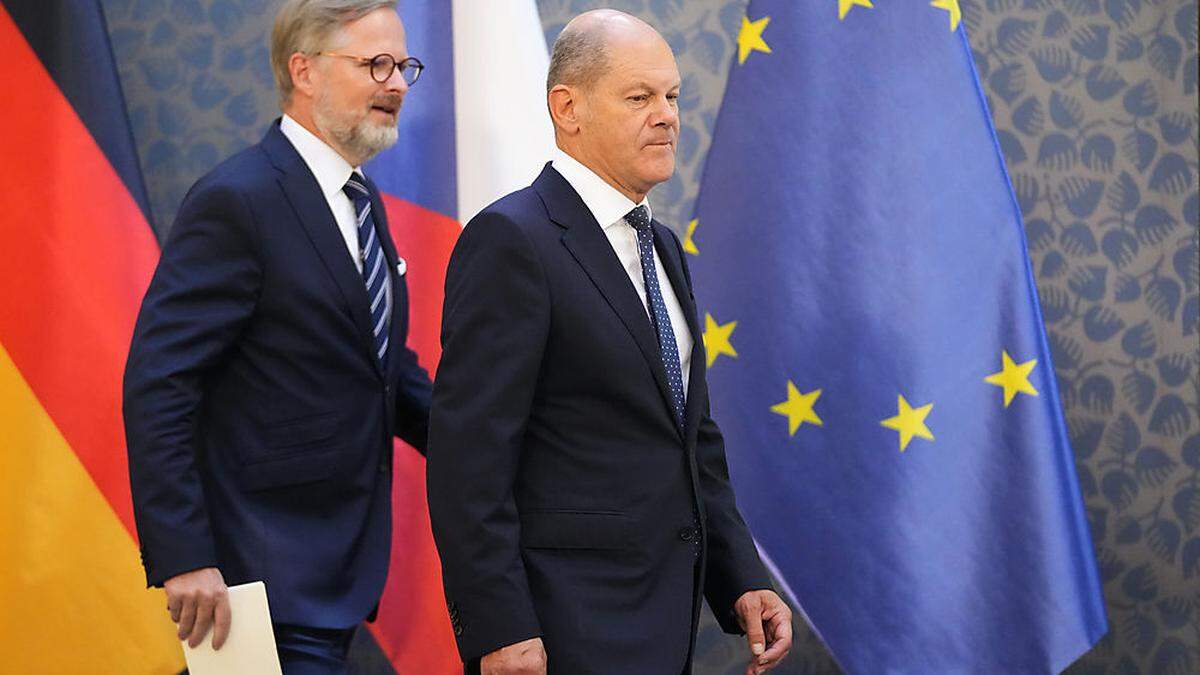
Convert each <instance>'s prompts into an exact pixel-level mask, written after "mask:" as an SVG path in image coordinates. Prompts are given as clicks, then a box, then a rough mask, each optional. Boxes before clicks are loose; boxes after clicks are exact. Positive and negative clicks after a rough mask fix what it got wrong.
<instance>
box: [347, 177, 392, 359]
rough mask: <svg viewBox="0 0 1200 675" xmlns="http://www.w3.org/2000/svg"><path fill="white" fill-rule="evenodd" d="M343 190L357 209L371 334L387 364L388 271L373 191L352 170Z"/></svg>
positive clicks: (380, 356)
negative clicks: (373, 209) (373, 210)
mask: <svg viewBox="0 0 1200 675" xmlns="http://www.w3.org/2000/svg"><path fill="white" fill-rule="evenodd" d="M342 190H343V191H344V192H345V193H346V196H347V197H349V198H350V201H351V203H353V204H354V212H355V214H356V216H357V217H358V220H357V224H358V255H359V257H360V258H361V259H362V263H363V266H362V276H363V283H365V284H366V285H367V297H368V298H369V299H370V301H371V334H372V335H373V336H374V338H375V355H376V356H378V357H379V363H381V364H384V365H386V364H387V350H388V330H387V328H388V321H387V317H388V306H387V305H388V302H387V280H388V273H387V262H386V261H384V259H383V247H382V246H380V245H379V237H378V236H377V235H376V233H375V219H374V218H372V217H371V193H370V192H369V191H367V186H366V185H365V184H363V183H362V182H361V181H359V180H358V178H357V177H356V176H354V175H353V174H351V176H350V180H348V181H346V185H345V187H343V188H342Z"/></svg>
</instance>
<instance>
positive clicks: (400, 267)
mask: <svg viewBox="0 0 1200 675" xmlns="http://www.w3.org/2000/svg"><path fill="white" fill-rule="evenodd" d="M397 260H399V262H397V263H396V276H398V277H402V276H404V273H405V272H407V271H408V263H406V262H404V258H399V257H398V258H397Z"/></svg>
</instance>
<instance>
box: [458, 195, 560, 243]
mask: <svg viewBox="0 0 1200 675" xmlns="http://www.w3.org/2000/svg"><path fill="white" fill-rule="evenodd" d="M550 227H553V223H551V222H550V216H549V213H548V212H547V211H546V205H545V204H543V203H542V198H541V197H540V196H538V193H537V191H536V190H534V189H533V188H532V187H527V188H524V189H521V190H517V191H516V192H512V193H509V194H507V195H505V196H504V197H501V198H500V199H497V200H496V201H494V202H492V203H491V204H489V205H488V206H487V207H486V208H484V209H483V210H482V211H480V212H479V213H478V214H477V215H476V216H475V217H474V218H472V219H471V220H470V221H469V222H468V223H467V225H466V230H468V231H469V230H471V229H472V228H473V229H475V230H476V231H477V232H478V235H484V236H486V235H487V234H499V233H500V232H510V233H511V232H512V230H517V231H520V232H521V233H522V234H524V235H525V236H526V237H528V238H530V239H536V238H538V237H540V236H542V235H543V234H544V233H545V232H551V231H553V230H551V229H548V228H550ZM485 229H486V230H489V231H488V232H486V233H485V232H481V231H480V230H485ZM478 235H477V236H478Z"/></svg>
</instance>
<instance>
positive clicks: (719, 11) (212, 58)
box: [103, 0, 1200, 675]
mask: <svg viewBox="0 0 1200 675" xmlns="http://www.w3.org/2000/svg"><path fill="white" fill-rule="evenodd" d="M402 1H403V0H402ZM479 1H490V0H479ZM798 1H803V2H811V3H812V4H814V5H819V4H825V5H828V8H827V9H825V10H822V11H830V12H833V11H834V9H833V8H834V7H835V4H836V3H835V2H834V0H798ZM877 1H879V2H900V1H901V0H877ZM904 1H911V2H923V1H924V0H904ZM959 2H960V5H961V7H962V10H963V15H964V23H965V24H966V26H967V30H968V32H969V35H970V40H971V44H972V46H973V49H974V53H975V61H976V66H977V68H978V70H979V75H980V79H981V80H982V82H983V84H984V87H985V90H986V92H987V95H988V101H989V104H990V105H991V108H992V114H993V118H994V120H995V124H996V129H997V131H998V134H999V137H1000V141H1001V145H1002V147H1003V149H1004V152H1005V155H1006V159H1007V163H1008V169H1009V172H1010V174H1011V176H1012V179H1013V184H1014V185H1015V187H1016V191H1017V195H1018V199H1019V201H1020V204H1021V208H1022V210H1023V212H1024V216H1025V226H1026V231H1027V234H1028V240H1029V246H1030V253H1031V255H1032V258H1033V263H1034V269H1035V271H1036V273H1037V276H1038V285H1039V290H1040V293H1041V300H1042V307H1043V311H1044V313H1045V317H1046V321H1047V324H1048V329H1049V334H1050V340H1051V344H1052V348H1053V350H1054V356H1055V365H1056V366H1057V368H1058V374H1059V384H1060V388H1061V390H1062V394H1063V401H1064V405H1065V408H1066V416H1067V420H1068V423H1069V426H1070V429H1071V435H1072V439H1073V441H1074V445H1075V451H1076V455H1077V458H1078V462H1077V464H1078V469H1079V475H1080V479H1081V481H1082V484H1083V490H1084V494H1085V499H1086V501H1087V508H1088V515H1089V518H1090V521H1091V524H1092V532H1093V536H1094V539H1095V541H1096V545H1097V548H1098V552H1099V557H1100V564H1101V568H1102V573H1103V577H1104V591H1105V596H1106V599H1107V603H1108V611H1109V617H1110V620H1111V624H1112V630H1111V631H1110V633H1109V635H1108V636H1107V637H1106V638H1105V639H1104V640H1103V641H1102V642H1101V643H1100V644H1099V645H1098V646H1097V647H1096V649H1094V650H1092V652H1091V653H1089V654H1088V655H1087V656H1085V657H1084V658H1083V659H1081V661H1080V662H1079V663H1077V664H1076V665H1075V666H1074V667H1073V668H1072V669H1071V672H1072V673H1122V674H1132V673H1147V674H1148V673H1178V674H1180V675H1183V674H1188V673H1196V672H1200V332H1198V331H1200V327H1198V322H1200V318H1198V314H1200V300H1198V297H1200V296H1198V290H1200V268H1198V264H1200V263H1198V261H1197V259H1198V256H1197V251H1198V248H1200V220H1198V215H1197V212H1198V210H1200V204H1198V201H1200V197H1198V194H1197V193H1198V191H1197V175H1198V173H1200V167H1198V166H1197V145H1198V136H1197V133H1198V128H1200V120H1198V119H1197V93H1196V86H1197V44H1196V39H1197V36H1196V22H1197V9H1196V2H1195V1H1194V0H959ZM103 4H104V9H105V13H106V15H107V18H108V21H109V27H110V30H111V33H112V38H113V44H114V47H115V49H116V53H117V59H118V64H119V68H120V74H121V78H122V83H123V85H124V87H125V95H126V98H127V100H128V104H129V108H130V117H131V119H132V121H133V124H134V135H135V138H136V141H137V144H138V152H139V155H140V158H141V162H142V167H143V171H144V172H145V174H146V182H147V185H148V187H149V190H150V198H151V204H152V210H153V215H154V218H155V221H156V224H155V227H156V231H157V232H158V233H159V236H160V239H161V238H162V236H163V235H164V234H165V232H166V231H167V229H168V227H169V225H170V222H171V220H172V219H173V218H174V214H175V210H176V209H177V208H178V205H179V202H180V201H181V199H182V197H183V194H184V192H185V191H186V190H187V189H188V187H189V186H190V185H191V184H192V182H193V181H195V180H196V178H198V177H199V176H200V175H201V174H202V173H203V172H204V171H206V170H208V169H209V168H211V167H212V166H213V165H214V164H216V163H217V161H219V160H220V159H221V158H223V157H225V156H227V155H229V154H231V153H232V152H234V151H235V150H237V149H240V148H241V147H244V146H245V145H247V144H249V143H251V142H254V141H257V140H258V139H259V138H260V137H261V135H262V133H263V130H264V129H265V127H266V125H267V123H268V122H270V120H272V119H273V118H274V117H275V116H276V115H277V114H278V110H277V106H276V104H275V98H274V94H273V92H272V86H273V85H272V79H271V74H270V69H269V67H268V64H267V48H266V35H267V31H268V29H269V24H270V19H271V16H272V13H273V7H274V4H275V3H274V2H272V1H271V0H103ZM539 6H540V10H541V14H542V22H543V26H544V28H545V32H546V37H547V40H552V39H553V38H554V36H556V35H557V34H558V31H559V30H561V28H562V26H563V25H564V24H565V23H566V22H567V21H568V20H569V19H570V18H571V17H572V16H574V15H575V14H577V13H579V12H582V11H585V10H587V9H592V8H594V7H599V6H611V7H616V8H618V9H623V10H625V11H628V12H630V13H633V14H636V15H638V16H641V17H643V18H644V19H646V20H647V21H649V22H651V23H652V24H654V25H655V26H657V27H658V28H659V29H660V30H661V31H662V33H663V34H664V35H665V36H666V38H667V40H668V42H669V43H670V44H671V46H672V48H673V49H674V50H675V53H676V55H677V56H678V59H679V65H680V69H681V71H682V73H683V76H684V86H683V96H682V98H681V101H680V108H681V110H682V113H683V122H684V124H683V131H682V136H681V139H680V155H679V159H680V162H679V170H678V172H677V174H676V176H675V177H674V178H673V179H672V180H671V181H670V182H668V183H666V184H665V185H663V186H660V187H659V188H658V189H657V190H656V191H655V193H654V194H653V195H652V197H651V199H652V200H653V202H654V207H655V212H656V213H658V214H660V215H661V216H662V218H663V219H664V220H665V221H666V222H669V223H672V224H673V225H674V226H676V227H677V228H678V227H681V226H682V224H684V223H686V222H687V221H688V220H689V219H690V214H691V210H692V204H693V203H694V201H695V196H696V191H697V189H698V184H699V180H700V171H701V169H702V167H703V163H704V156H705V153H706V152H707V149H708V146H709V142H710V140H711V138H710V137H711V132H712V129H713V125H714V122H715V119H716V113H717V108H718V106H719V104H720V101H721V96H722V94H723V91H724V87H725V78H726V75H727V71H728V65H729V62H730V59H731V57H732V54H733V44H734V43H733V40H734V38H735V37H736V34H737V29H738V27H739V25H740V21H741V16H742V14H743V12H744V9H745V6H746V0H708V1H704V2H701V1H699V0H688V1H687V2H685V1H684V0H614V1H613V2H608V3H603V2H596V1H595V0H540V2H539ZM798 85H799V86H802V85H803V83H798ZM797 151H802V149H797ZM699 648H700V664H699V668H698V672H700V673H730V674H733V673H741V672H743V669H744V658H743V656H742V655H743V653H744V647H743V645H742V643H741V642H740V641H738V640H735V639H732V638H729V637H727V636H723V635H721V634H720V631H719V629H718V628H717V627H716V626H715V624H714V623H713V622H712V621H711V619H709V618H707V617H706V619H705V623H704V624H703V625H702V627H701V637H700V647H699ZM367 671H370V672H375V670H374V669H373V668H370V667H363V668H360V669H359V672H367ZM777 672H784V673H826V672H836V666H835V665H834V663H833V661H832V659H831V658H830V657H829V655H828V654H827V653H826V652H825V650H824V648H823V647H822V646H821V644H820V641H819V640H818V639H817V638H816V637H815V636H814V635H813V634H812V633H811V631H808V630H807V629H803V628H800V633H799V638H798V643H797V647H796V649H795V650H794V652H793V656H792V658H791V660H790V662H789V663H787V664H786V666H785V667H783V668H781V669H779V671H777Z"/></svg>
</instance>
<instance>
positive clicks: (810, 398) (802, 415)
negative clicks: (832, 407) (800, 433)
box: [771, 380, 825, 436]
mask: <svg viewBox="0 0 1200 675" xmlns="http://www.w3.org/2000/svg"><path fill="white" fill-rule="evenodd" d="M787 392H788V394H787V396H788V397H787V400H786V401H784V402H783V403H777V404H775V405H773V406H771V412H773V413H777V414H780V415H783V416H784V417H786V418H788V435H789V436H795V435H796V430H797V429H799V428H800V425H801V424H804V423H805V422H808V423H809V424H815V425H817V426H819V427H821V426H825V424H824V423H823V422H822V421H821V418H820V417H817V413H816V412H814V411H813V405H815V404H816V402H817V399H818V398H820V396H821V390H820V389H814V390H812V391H810V392H808V393H807V394H801V393H800V390H799V389H797V388H796V385H794V384H792V381H791V380H788V383H787Z"/></svg>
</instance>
